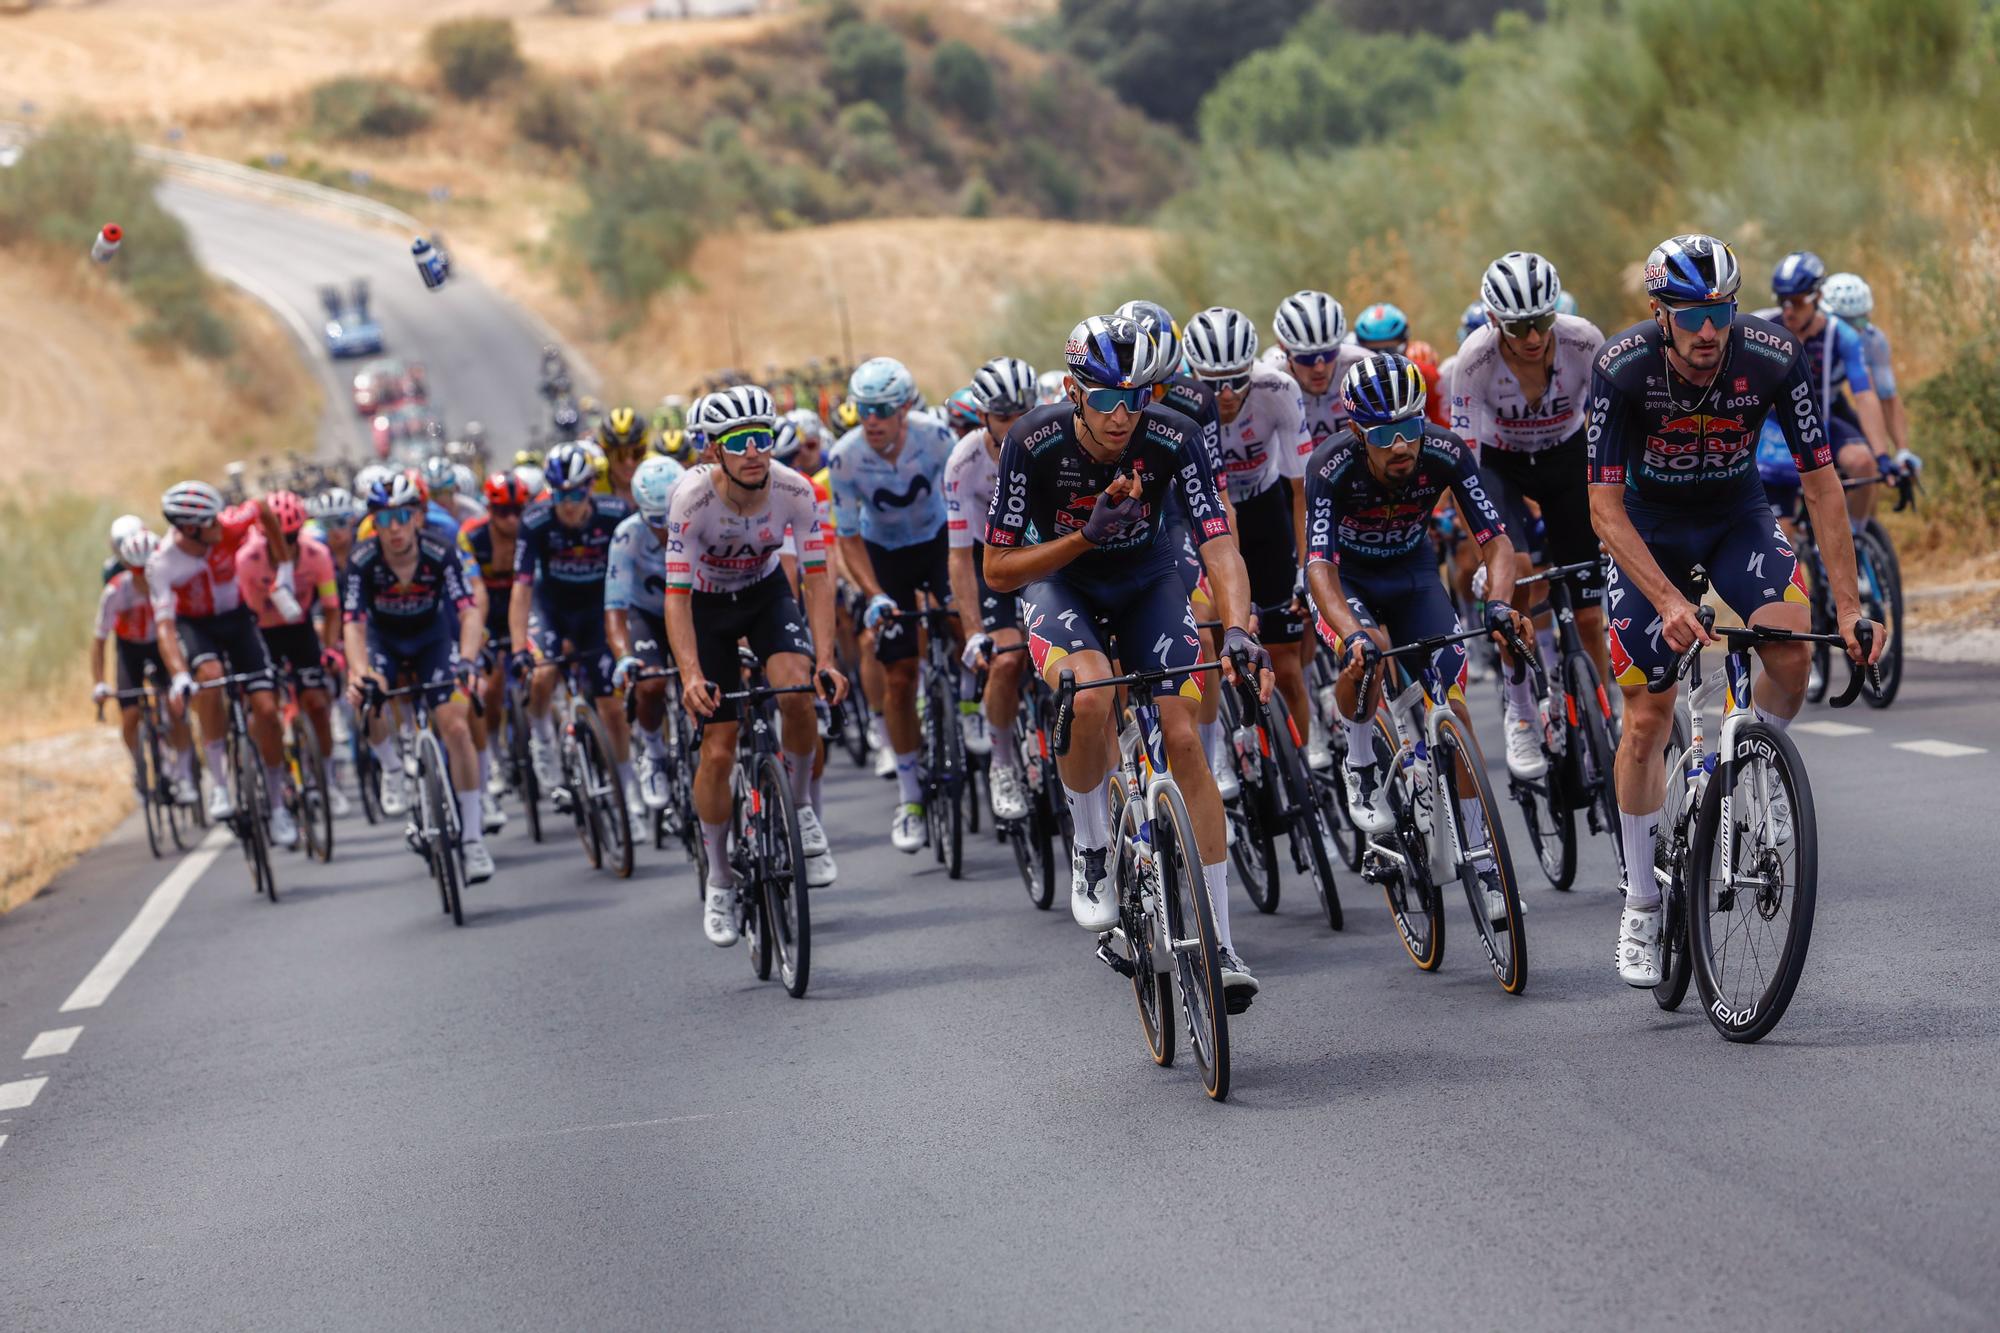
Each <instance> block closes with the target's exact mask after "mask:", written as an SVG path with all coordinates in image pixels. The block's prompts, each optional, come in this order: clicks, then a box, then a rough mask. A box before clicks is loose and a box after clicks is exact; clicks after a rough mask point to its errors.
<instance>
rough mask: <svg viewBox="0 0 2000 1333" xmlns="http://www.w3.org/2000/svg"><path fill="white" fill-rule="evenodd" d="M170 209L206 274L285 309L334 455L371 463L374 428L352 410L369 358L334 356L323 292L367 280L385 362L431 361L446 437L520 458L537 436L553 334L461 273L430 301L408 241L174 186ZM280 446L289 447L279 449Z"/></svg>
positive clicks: (434, 397) (167, 194) (168, 184)
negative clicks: (468, 433)
mask: <svg viewBox="0 0 2000 1333" xmlns="http://www.w3.org/2000/svg"><path fill="white" fill-rule="evenodd" d="M159 195H160V202H161V203H163V204H165V205H166V207H167V208H168V209H169V210H170V211H172V212H173V213H174V214H175V215H176V216H177V217H179V218H180V219H181V221H182V222H184V223H186V224H187V228H188V233H189V239H190V240H191V241H192V242H193V244H194V248H195V253H196V257H197V258H199V259H200V260H201V263H202V265H203V267H205V268H207V269H209V270H210V271H211V272H213V273H216V274H218V275H220V276H222V277H224V278H227V279H229V280H230V281H232V282H236V283H238V284H240V285H242V286H243V287H244V288H245V290H247V291H249V292H250V293H251V294H252V295H253V296H255V297H256V298H257V299H259V300H261V301H263V302H265V303H266V304H267V305H270V306H272V307H274V308H276V309H277V310H278V311H279V312H280V314H281V315H282V316H284V318H285V320H286V323H287V324H288V325H289V326H290V327H291V329H292V331H293V334H294V336H295V337H297V338H299V339H300V340H301V341H302V342H304V343H305V345H306V347H305V351H306V359H307V362H308V364H309V365H311V366H312V367H313V368H314V369H315V370H316V371H317V372H318V374H319V375H320V378H321V380H322V382H323V383H324V385H325V387H326V393H327V400H326V411H325V414H324V417H323V419H322V423H321V435H322V439H323V442H324V443H326V444H328V445H329V446H330V450H329V451H330V452H332V453H334V454H336V455H337V456H341V457H347V458H351V459H354V460H356V461H361V460H363V459H372V457H373V454H372V452H371V451H370V445H369V435H368V418H366V417H363V416H361V415H360V414H359V413H357V412H355V410H354V400H353V397H352V394H353V376H354V373H355V372H356V371H358V370H359V369H360V368H361V367H362V366H363V365H365V364H366V363H367V361H368V360H369V359H370V358H358V359H352V360H347V361H342V362H339V363H337V364H336V363H335V362H333V361H332V360H331V359H330V358H329V357H328V356H327V354H326V348H325V342H324V339H323V338H322V336H321V333H320V330H321V326H322V325H323V324H324V323H325V321H326V315H325V312H324V310H323V309H322V308H321V306H320V300H319V289H320V288H321V287H322V286H325V285H334V286H338V287H339V288H340V289H341V290H342V291H343V292H345V291H347V290H349V289H350V288H351V287H352V286H353V283H354V280H355V279H357V278H365V279H367V280H368V285H369V288H370V293H371V298H372V299H371V302H370V304H371V309H372V311H373V313H374V314H375V316H376V318H377V319H378V320H379V321H380V323H381V325H382V332H383V337H384V340H385V344H386V345H385V347H384V350H383V355H385V356H394V357H399V358H402V359H404V360H406V361H414V362H419V363H421V364H422V365H423V366H424V368H425V369H426V370H427V371H429V373H430V386H431V401H432V403H433V404H434V405H435V406H436V407H437V408H438V409H439V411H440V413H441V416H442V418H443V420H444V423H445V425H446V427H447V428H448V429H450V430H452V431H453V432H456V431H457V430H458V429H459V428H460V427H462V426H463V425H464V424H465V423H466V422H467V421H468V420H473V421H481V422H484V423H485V425H486V426H487V427H488V439H489V440H490V441H491V442H492V446H493V447H494V449H495V450H496V451H504V453H496V456H497V457H506V458H511V457H512V456H513V451H514V450H515V449H517V448H520V447H523V446H525V445H526V443H527V431H528V429H529V428H530V427H532V426H535V425H537V424H542V425H545V424H546V423H547V421H548V412H547V407H546V405H545V404H544V403H543V402H542V400H541V398H540V396H539V394H538V393H537V378H536V376H537V371H538V370H539V368H540V365H541V348H542V344H543V342H544V341H545V340H546V335H545V334H544V333H543V332H542V330H541V328H540V327H539V326H538V325H537V324H536V323H535V322H534V321H533V320H531V319H530V318H529V317H528V316H527V315H526V314H525V313H524V312H523V311H522V310H521V309H520V308H519V307H517V306H515V305H514V304H512V303H511V302H509V301H507V300H505V299H504V298H502V297H501V296H500V295H499V294H497V293H496V292H494V291H493V289H492V288H490V287H487V286H486V285H485V284H483V283H482V282H480V281H479V278H478V275H477V274H475V273H468V272H463V271H461V272H459V273H456V274H454V275H453V277H452V279H451V281H450V282H449V283H447V284H446V285H445V286H444V287H442V288H440V289H438V290H436V291H431V290H429V289H427V288H426V287H425V286H424V285H423V282H422V280H421V279H420V278H419V277H418V276H417V271H416V265H415V264H414V263H413V262H412V261H411V259H410V238H409V237H407V236H399V235H398V234H396V233H394V232H391V231H387V230H385V229H383V228H380V227H363V226H358V225H354V224H350V223H348V222H346V221H342V220H340V219H337V218H335V217H332V216H323V215H321V214H318V213H313V212H304V211H300V210H298V209H296V208H292V207H289V206H286V205H284V204H278V203H273V202H270V201H267V200H264V199H260V198H257V197H255V196H252V195H247V194H236V193H230V192H227V191H223V190H212V189H206V188H201V187H198V186H194V185H191V184H188V183H186V182H184V181H179V180H172V179H169V180H167V181H165V182H163V183H162V184H161V186H160V189H159ZM274 443H281V442H274Z"/></svg>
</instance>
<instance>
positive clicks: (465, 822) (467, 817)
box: [458, 791, 486, 847]
mask: <svg viewBox="0 0 2000 1333" xmlns="http://www.w3.org/2000/svg"><path fill="white" fill-rule="evenodd" d="M485 818H486V815H485V812H484V811H482V810H481V809H480V808H479V793H478V792H477V791H462V792H459V793H458V842H459V845H460V846H461V847H463V846H467V845H469V844H471V843H475V842H484V841H486V826H485V824H483V823H482V822H481V821H482V820H484V819H485Z"/></svg>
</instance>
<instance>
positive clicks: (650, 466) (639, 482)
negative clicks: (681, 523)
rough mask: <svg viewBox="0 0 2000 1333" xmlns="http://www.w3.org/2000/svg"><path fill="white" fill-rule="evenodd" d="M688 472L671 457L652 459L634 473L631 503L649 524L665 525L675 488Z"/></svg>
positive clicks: (640, 465) (655, 525)
mask: <svg viewBox="0 0 2000 1333" xmlns="http://www.w3.org/2000/svg"><path fill="white" fill-rule="evenodd" d="M686 470H687V469H685V468H683V467H682V466H681V465H680V464H679V463H676V462H675V461H674V460H673V459H671V458H649V459H647V460H646V461H645V462H643V463H641V464H639V470H638V471H637V472H634V473H633V474H632V502H633V503H634V504H635V505H637V506H638V508H639V514H640V516H641V517H642V518H644V519H645V521H646V522H648V523H650V524H652V525H653V526H654V527H656V528H657V527H664V526H665V525H666V521H667V506H668V505H670V504H672V503H673V498H674V485H675V483H676V482H678V481H679V480H680V479H681V476H682V475H683V474H684V473H685V472H686Z"/></svg>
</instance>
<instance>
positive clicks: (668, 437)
mask: <svg viewBox="0 0 2000 1333" xmlns="http://www.w3.org/2000/svg"><path fill="white" fill-rule="evenodd" d="M660 452H661V453H662V454H663V455H665V456H666V457H668V458H671V459H673V460H674V461H675V462H677V463H683V464H684V463H686V462H688V460H690V459H692V458H693V457H694V446H693V445H691V444H689V443H688V435H687V432H686V431H684V430H682V429H681V428H680V427H678V426H669V427H668V428H667V429H665V430H663V431H661V432H660Z"/></svg>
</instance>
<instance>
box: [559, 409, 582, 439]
mask: <svg viewBox="0 0 2000 1333" xmlns="http://www.w3.org/2000/svg"><path fill="white" fill-rule="evenodd" d="M553 419H554V421H555V427H556V429H557V430H559V431H563V432H565V433H566V434H568V435H569V436H571V437H574V436H575V435H576V433H577V432H578V431H579V430H581V429H583V414H582V413H581V412H579V411H577V410H576V408H574V407H573V406H571V405H570V404H568V403H564V404H563V405H562V406H561V407H558V408H557V409H556V410H555V416H554V418H553Z"/></svg>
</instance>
